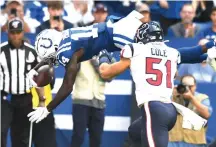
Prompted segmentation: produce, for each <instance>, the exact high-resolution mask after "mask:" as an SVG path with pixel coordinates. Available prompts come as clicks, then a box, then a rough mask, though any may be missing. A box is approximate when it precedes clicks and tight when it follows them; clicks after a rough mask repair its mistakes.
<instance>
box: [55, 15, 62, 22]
mask: <svg viewBox="0 0 216 147" xmlns="http://www.w3.org/2000/svg"><path fill="white" fill-rule="evenodd" d="M60 19H61V16H53V20H56V21H60Z"/></svg>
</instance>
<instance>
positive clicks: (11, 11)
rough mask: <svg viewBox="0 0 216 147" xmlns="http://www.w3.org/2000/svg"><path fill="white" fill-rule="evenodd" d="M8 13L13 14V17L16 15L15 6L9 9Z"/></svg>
mask: <svg viewBox="0 0 216 147" xmlns="http://www.w3.org/2000/svg"><path fill="white" fill-rule="evenodd" d="M10 14H11V15H14V16H15V17H17V9H16V8H12V9H11V10H10Z"/></svg>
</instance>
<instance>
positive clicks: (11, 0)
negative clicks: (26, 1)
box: [7, 0, 23, 5]
mask: <svg viewBox="0 0 216 147" xmlns="http://www.w3.org/2000/svg"><path fill="white" fill-rule="evenodd" d="M11 3H17V4H19V5H23V1H22V0H7V5H10V4H11Z"/></svg>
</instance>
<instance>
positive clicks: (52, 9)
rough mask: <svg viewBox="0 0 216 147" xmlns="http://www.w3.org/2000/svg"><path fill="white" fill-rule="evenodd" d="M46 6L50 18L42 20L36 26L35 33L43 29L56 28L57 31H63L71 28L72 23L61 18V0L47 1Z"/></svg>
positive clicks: (62, 8)
mask: <svg viewBox="0 0 216 147" xmlns="http://www.w3.org/2000/svg"><path fill="white" fill-rule="evenodd" d="M47 6H48V12H49V15H50V19H49V20H47V21H45V22H43V23H42V24H41V25H40V26H38V27H37V28H36V34H38V33H40V32H41V31H43V30H45V29H56V30H58V31H63V30H66V29H69V28H73V24H71V23H69V22H68V21H66V20H64V19H63V18H62V15H63V13H64V5H63V2H62V1H48V2H47Z"/></svg>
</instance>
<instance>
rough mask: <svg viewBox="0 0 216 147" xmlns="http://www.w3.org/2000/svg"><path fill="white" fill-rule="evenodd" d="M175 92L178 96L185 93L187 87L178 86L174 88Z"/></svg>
mask: <svg viewBox="0 0 216 147" xmlns="http://www.w3.org/2000/svg"><path fill="white" fill-rule="evenodd" d="M176 90H177V92H178V93H179V94H184V93H185V92H187V87H186V86H185V85H182V84H179V85H178V86H177V87H176Z"/></svg>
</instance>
